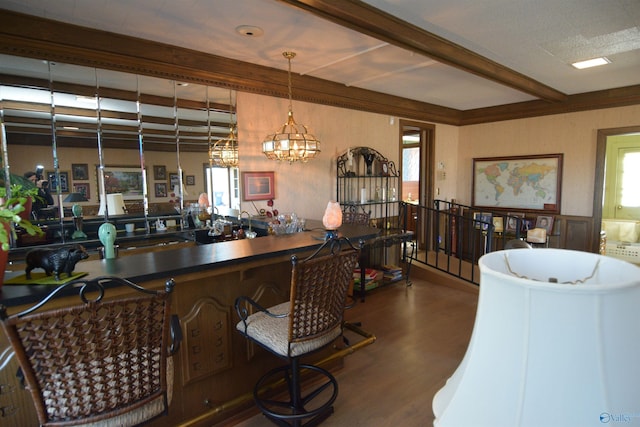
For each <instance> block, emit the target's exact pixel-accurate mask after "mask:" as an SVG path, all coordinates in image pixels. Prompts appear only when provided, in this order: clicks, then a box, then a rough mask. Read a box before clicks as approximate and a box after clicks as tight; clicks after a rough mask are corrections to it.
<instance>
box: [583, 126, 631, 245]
mask: <svg viewBox="0 0 640 427" xmlns="http://www.w3.org/2000/svg"><path fill="white" fill-rule="evenodd" d="M639 157H640V126H631V127H625V128H613V129H601V130H598V138H597V147H596V173H595V185H594V203H593V230H594V238H593V242H594V245H593V248H592V250H593V252H596V253H597V252H599V251H600V233H601V231H602V219H603V218H614V219H623V220H630V219H632V220H633V219H635V220H640V214H639V212H640V206H638V204H640V189H638V187H637V185H635V183H636V182H637V179H636V180H634V178H633V174H634V173H636V172H637V170H638V167H637V166H636V167H635V168H634V167H633V164H636V165H637V164H638V163H635V162H637V161H639V160H638V158H639ZM625 163H626V167H625ZM625 182H626V183H628V182H631V185H628V184H625ZM634 205H635V207H634Z"/></svg>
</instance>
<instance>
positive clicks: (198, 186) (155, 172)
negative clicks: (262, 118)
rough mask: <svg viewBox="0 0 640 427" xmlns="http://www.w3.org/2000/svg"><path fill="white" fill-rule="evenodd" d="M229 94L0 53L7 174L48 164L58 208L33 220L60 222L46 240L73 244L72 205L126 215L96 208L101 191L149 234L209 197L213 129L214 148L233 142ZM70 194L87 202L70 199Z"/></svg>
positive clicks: (90, 213)
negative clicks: (116, 197)
mask: <svg viewBox="0 0 640 427" xmlns="http://www.w3.org/2000/svg"><path fill="white" fill-rule="evenodd" d="M50 88H51V89H52V91H53V94H52V92H51V91H50ZM96 94H99V101H98V100H97V98H96ZM207 97H208V101H209V102H208V104H209V108H210V111H209V112H208V111H207ZM229 98H230V97H229V90H228V89H223V88H213V87H209V88H207V87H206V86H203V85H198V84H193V83H188V84H185V83H182V82H174V81H172V80H165V79H159V78H155V77H147V76H138V75H134V74H127V73H122V72H116V71H109V70H103V69H92V68H88V67H80V66H75V65H70V64H60V63H51V64H49V63H48V62H47V61H41V60H35V59H29V58H22V57H14V56H8V55H0V100H1V101H2V112H3V118H4V122H5V128H6V135H7V138H6V143H7V157H8V164H9V169H10V172H11V173H12V174H14V175H22V174H23V173H24V172H26V171H30V170H34V169H35V168H36V165H39V164H41V165H42V166H44V171H45V172H44V175H45V178H46V179H47V180H48V181H49V185H50V189H51V192H52V194H53V196H54V205H53V206H52V207H50V208H49V209H48V210H45V211H44V212H43V213H40V214H39V216H38V219H37V222H38V223H42V224H45V225H51V224H55V223H59V224H60V226H59V227H58V233H59V234H58V235H54V236H48V238H49V240H51V241H49V242H47V243H58V242H62V243H64V242H65V241H68V240H69V238H70V237H69V236H70V232H69V230H67V228H69V227H67V226H68V224H69V223H70V220H71V216H72V214H71V205H73V204H78V205H80V206H82V208H83V209H82V210H83V215H84V217H85V219H88V218H92V217H93V218H101V217H102V216H101V215H104V214H106V215H108V218H109V219H113V218H112V217H113V216H114V215H119V214H121V213H120V212H109V209H108V204H107V206H106V207H105V208H106V209H105V210H106V212H100V210H101V209H100V208H101V203H103V202H104V201H105V199H106V200H108V199H109V197H103V195H104V194H113V193H121V194H122V198H123V200H124V204H125V206H126V209H127V214H128V215H136V216H139V217H140V218H144V221H140V224H141V225H144V226H145V227H143V228H146V230H145V231H146V232H147V233H148V232H150V231H151V230H150V229H149V226H148V224H149V223H150V222H152V221H150V220H155V219H156V218H157V217H161V216H163V215H180V214H181V213H182V211H183V208H184V207H187V206H188V203H190V202H196V201H197V199H198V195H199V194H200V193H203V192H207V186H206V184H207V178H206V175H205V174H206V169H203V166H204V165H208V147H209V130H210V134H211V138H212V140H213V141H214V142H215V140H217V139H223V138H226V137H227V136H228V133H229V120H230V114H229ZM234 109H235V108H234ZM234 120H235V118H234ZM52 129H55V132H52ZM101 173H102V175H103V176H102V177H101ZM235 173H236V175H237V171H236V172H235ZM101 178H102V179H104V182H102V179H101ZM214 184H215V183H214ZM176 190H177V191H178V193H177V194H176ZM74 192H75V193H81V194H83V195H85V196H86V198H87V201H86V202H85V201H82V202H73V203H69V202H65V201H64V200H65V199H66V198H67V196H68V195H69V194H71V193H74ZM215 192H217V191H212V194H214V193H215ZM99 214H100V215H99ZM71 231H72V230H71ZM41 243H42V242H35V243H34V244H41ZM27 244H29V243H28V242H27V243H26V244H25V242H18V245H19V246H25V245H27Z"/></svg>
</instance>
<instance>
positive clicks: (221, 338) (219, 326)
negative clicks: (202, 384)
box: [182, 297, 232, 385]
mask: <svg viewBox="0 0 640 427" xmlns="http://www.w3.org/2000/svg"><path fill="white" fill-rule="evenodd" d="M230 329H231V308H230V307H229V306H226V307H225V306H223V305H222V304H220V303H219V302H218V301H217V300H216V299H215V298H210V297H204V298H202V299H199V300H198V301H197V302H196V304H195V305H194V307H193V309H192V311H191V312H190V313H189V314H187V316H185V318H184V319H183V321H182V334H183V339H184V340H183V345H184V349H185V353H186V362H187V363H184V364H183V385H186V384H189V383H191V382H193V381H195V380H198V379H200V378H203V377H205V376H208V375H213V374H216V373H218V372H220V371H223V370H225V369H229V368H231V360H232V355H231V346H230V341H231V340H230V338H229V335H230V333H231V331H230Z"/></svg>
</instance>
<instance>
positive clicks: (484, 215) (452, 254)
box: [400, 200, 526, 285]
mask: <svg viewBox="0 0 640 427" xmlns="http://www.w3.org/2000/svg"><path fill="white" fill-rule="evenodd" d="M400 215H401V217H400V224H401V228H402V229H404V230H410V231H413V232H414V236H413V241H412V242H411V244H413V245H415V252H414V255H413V257H412V261H413V262H417V263H421V264H425V265H428V266H430V267H432V268H435V269H437V270H440V271H444V272H446V273H448V274H451V275H453V276H456V277H458V278H460V279H462V280H465V281H468V282H471V283H474V284H476V285H477V284H479V281H480V274H479V271H478V260H479V259H480V257H481V256H482V255H484V254H486V253H488V252H492V251H494V250H500V249H502V248H504V247H505V244H506V243H507V241H508V240H510V239H520V238H521V236H522V234H523V232H524V231H523V227H526V223H525V222H524V221H525V220H524V219H523V218H521V217H519V216H512V215H507V214H505V213H500V212H487V211H480V210H478V209H476V208H473V207H471V206H466V205H461V204H458V203H455V202H447V201H443V200H436V201H434V205H433V207H429V206H424V205H419V204H412V203H405V202H402V203H401V209H400ZM494 221H495V224H494ZM505 231H506V232H505Z"/></svg>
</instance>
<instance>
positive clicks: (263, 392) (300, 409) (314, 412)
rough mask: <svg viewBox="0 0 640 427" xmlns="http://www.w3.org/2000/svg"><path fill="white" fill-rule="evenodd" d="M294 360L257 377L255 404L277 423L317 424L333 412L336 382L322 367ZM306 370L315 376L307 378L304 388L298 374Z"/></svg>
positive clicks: (294, 424) (336, 395)
mask: <svg viewBox="0 0 640 427" xmlns="http://www.w3.org/2000/svg"><path fill="white" fill-rule="evenodd" d="M296 362H297V360H296V361H295V362H294V363H292V365H288V366H281V367H278V368H275V369H273V370H271V371H269V372H267V373H266V374H265V375H263V376H262V377H261V378H260V380H258V382H257V383H256V386H255V388H254V392H253V395H254V398H255V401H256V405H257V406H258V408H259V409H260V411H261V412H262V413H263V414H264V415H265V417H267V418H268V419H269V420H271V421H273V422H274V423H275V424H277V425H280V426H296V427H297V426H314V425H318V424H319V423H320V422H322V421H323V420H325V419H326V418H327V417H329V416H330V415H331V414H332V413H333V402H335V400H336V398H337V397H338V382H337V381H336V379H335V377H334V376H333V375H331V373H329V371H327V370H325V369H322V368H320V367H318V366H314V365H304V364H299V363H296ZM303 371H309V372H303ZM307 373H311V374H314V377H313V378H309V379H310V380H311V384H310V385H309V386H308V387H306V388H305V389H304V390H303V389H302V386H301V375H303V374H304V375H306V374H307ZM315 374H317V375H315ZM316 376H319V377H320V379H318V378H315V377H316ZM284 386H286V389H285V390H284V391H283V390H282V388H283V387H284ZM303 392H304V395H303Z"/></svg>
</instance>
